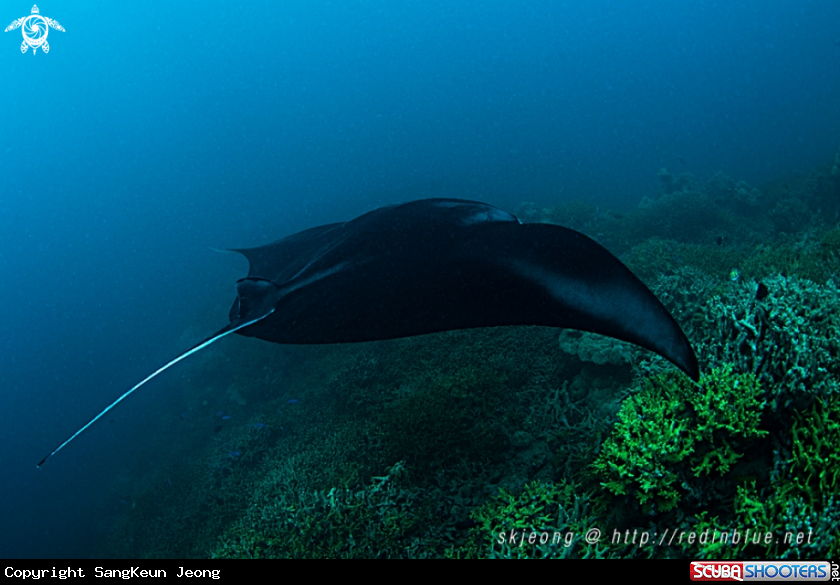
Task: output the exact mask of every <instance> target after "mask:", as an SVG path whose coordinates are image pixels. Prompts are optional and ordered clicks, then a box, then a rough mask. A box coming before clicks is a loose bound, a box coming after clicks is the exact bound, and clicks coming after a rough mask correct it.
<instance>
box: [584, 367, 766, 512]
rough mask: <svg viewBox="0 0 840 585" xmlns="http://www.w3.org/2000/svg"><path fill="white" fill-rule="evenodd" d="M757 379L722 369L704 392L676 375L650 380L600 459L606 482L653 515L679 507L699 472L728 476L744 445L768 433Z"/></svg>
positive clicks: (705, 382)
mask: <svg viewBox="0 0 840 585" xmlns="http://www.w3.org/2000/svg"><path fill="white" fill-rule="evenodd" d="M760 395H761V389H760V386H759V384H758V382H757V381H756V379H755V378H754V377H753V376H751V375H749V374H747V375H738V374H734V373H733V372H732V368H731V367H724V368H721V369H717V370H714V371H712V372H711V373H709V374H708V375H706V376H704V378H703V379H702V380H701V385H700V388H699V390H698V389H696V388H695V387H694V386H693V384H692V383H691V382H690V381H688V380H686V379H685V377H684V376H679V375H676V374H671V373H668V374H662V375H660V376H657V377H655V378H651V379H648V380H646V381H645V383H644V385H643V387H642V389H641V391H640V392H639V393H638V394H636V395H635V396H632V397H631V398H628V399H627V400H625V401H624V403H623V404H622V407H621V411H620V412H619V415H618V422H617V423H616V425H615V428H614V429H613V432H612V434H611V435H610V436H609V437H608V438H607V439H606V440H605V441H604V444H603V445H602V448H601V453H600V455H599V456H598V458H597V459H596V460H595V462H594V463H593V464H592V468H593V471H594V472H595V474H596V476H597V477H598V478H599V479H600V480H601V485H602V486H603V487H604V488H606V489H607V490H609V491H610V492H612V493H613V494H615V495H617V496H628V497H629V498H631V501H636V502H638V505H640V506H641V507H642V510H643V511H645V512H646V513H652V512H656V511H660V512H667V511H669V510H672V509H673V508H674V507H676V506H677V505H678V504H679V502H680V499H681V498H682V496H683V495H685V494H686V493H687V490H686V487H685V486H687V485H688V484H689V483H690V482H692V481H694V479H693V478H697V477H700V476H701V475H709V474H710V473H713V472H714V473H716V474H719V475H723V474H725V473H727V472H728V471H729V469H730V467H731V466H732V465H733V464H734V463H735V462H736V461H737V460H738V459H739V458H740V457H741V456H742V452H743V449H744V448H745V447H746V446H747V445H748V444H749V443H751V442H752V441H754V440H755V439H758V438H760V437H763V436H764V435H766V431H763V430H760V429H759V423H760V420H761V411H762V409H763V407H764V402H763V401H762V400H761V399H760Z"/></svg>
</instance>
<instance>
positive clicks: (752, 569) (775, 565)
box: [690, 561, 832, 582]
mask: <svg viewBox="0 0 840 585" xmlns="http://www.w3.org/2000/svg"><path fill="white" fill-rule="evenodd" d="M831 575H832V570H831V563H829V562H828V561H743V562H741V561H692V563H691V570H690V578H691V580H692V581H796V582H802V581H828V580H830V579H831Z"/></svg>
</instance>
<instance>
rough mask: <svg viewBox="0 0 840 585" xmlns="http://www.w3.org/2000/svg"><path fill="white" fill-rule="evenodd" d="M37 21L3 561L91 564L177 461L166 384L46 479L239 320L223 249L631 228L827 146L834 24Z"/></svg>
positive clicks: (562, 16)
mask: <svg viewBox="0 0 840 585" xmlns="http://www.w3.org/2000/svg"><path fill="white" fill-rule="evenodd" d="M31 1H32V0H29V2H31ZM29 2H26V1H20V2H4V3H3V4H2V6H0V26H3V27H5V26H6V24H8V23H10V22H12V21H13V20H15V19H17V18H20V17H23V16H27V15H28V14H29V12H30V10H31V5H30V3H29ZM39 8H40V11H41V14H42V15H43V16H47V17H49V18H54V19H56V20H58V22H60V23H61V25H62V26H63V27H64V28H65V29H66V32H59V31H57V30H52V29H50V31H49V36H48V39H49V45H50V52H49V54H44V53H42V52H41V50H38V52H37V54H35V56H33V54H32V50H31V49H29V50H28V51H27V52H26V54H23V55H22V54H21V53H20V50H19V46H20V43H21V40H22V36H21V31H20V29H18V30H15V31H11V32H7V33H3V34H0V87H2V91H0V116H2V125H0V279H2V280H0V307H2V308H3V319H2V329H0V331H2V333H0V422H2V424H0V464H2V473H0V518H2V530H0V557H18V556H24V557H67V556H82V557H84V556H89V555H90V554H93V552H92V551H94V550H96V546H97V544H98V542H99V539H100V538H102V536H103V535H104V534H106V533H107V527H108V518H110V517H113V515H115V514H118V513H119V508H120V506H125V505H126V503H127V502H130V497H131V494H130V493H126V492H130V486H128V489H127V490H124V491H123V492H122V493H115V487H114V486H121V485H123V484H122V483H121V482H120V480H119V478H120V477H121V475H126V474H127V472H128V471H130V472H131V473H138V472H142V470H143V469H146V468H153V467H154V465H155V458H156V456H157V455H159V454H162V453H163V452H165V451H166V450H167V448H168V447H167V445H168V444H171V443H170V442H171V441H175V440H177V433H176V431H175V430H174V429H175V428H176V427H177V425H176V424H175V422H172V421H175V420H177V419H178V415H179V414H180V413H181V412H182V411H181V409H182V404H180V403H179V399H178V398H176V397H175V395H174V394H173V393H172V392H168V389H171V388H172V385H174V384H177V381H178V376H179V375H182V374H179V372H178V370H177V369H173V370H171V371H169V372H167V374H166V376H168V377H169V378H168V381H167V380H164V381H161V382H160V383H156V384H151V385H150V386H149V387H147V388H144V389H143V391H142V392H139V393H138V394H137V395H136V396H132V397H131V398H130V399H129V400H128V401H126V402H125V403H124V404H121V405H120V406H119V407H118V408H116V409H115V410H114V411H112V413H109V415H108V416H107V417H106V418H105V419H103V420H102V421H100V423H98V424H97V425H96V426H95V427H93V428H91V429H90V430H89V431H88V432H87V433H85V434H84V435H83V436H81V437H80V438H79V439H78V440H77V441H76V442H74V443H73V444H72V445H71V446H70V447H68V448H67V449H65V450H64V451H62V452H61V454H60V455H58V456H56V457H55V458H54V459H52V460H50V462H49V463H48V464H47V465H46V466H45V467H44V468H43V469H41V470H36V469H35V463H37V462H38V461H39V460H40V459H41V458H42V457H43V456H44V455H46V454H47V453H48V452H49V451H50V450H52V449H53V448H54V447H55V446H56V444H57V443H59V442H60V441H62V440H64V439H65V438H66V437H67V436H69V435H70V434H71V433H72V432H73V431H75V430H76V429H77V428H78V427H79V426H80V424H83V423H84V422H86V421H87V420H89V419H90V418H91V417H92V416H93V415H94V414H95V413H96V412H98V410H99V409H101V408H102V407H103V406H105V405H106V404H108V403H109V402H110V401H111V400H113V399H114V398H116V397H117V396H118V395H119V394H121V393H122V392H124V391H125V390H126V389H127V388H129V387H131V386H132V385H134V384H135V383H136V382H137V381H139V380H140V379H142V378H143V377H145V375H147V374H148V373H149V372H151V371H153V370H154V369H155V368H157V367H158V366H159V365H160V364H162V363H164V362H165V361H167V360H168V359H170V358H171V357H173V356H174V355H176V354H177V353H178V352H179V351H181V350H183V349H185V348H186V347H187V346H189V345H190V344H191V343H194V342H195V341H197V340H198V339H200V338H202V337H203V336H205V335H209V334H210V333H212V332H214V331H216V330H217V329H219V328H220V327H221V326H222V325H224V324H225V323H226V322H227V310H228V308H229V306H230V303H231V302H232V300H233V298H234V289H233V283H234V282H235V280H236V279H237V278H240V277H242V276H244V274H245V273H246V271H247V264H246V262H245V261H244V259H242V258H238V257H236V256H233V255H220V254H218V253H216V252H214V251H213V250H211V249H210V246H215V247H237V246H239V247H245V246H256V245H260V244H263V243H266V242H269V241H271V240H274V239H277V238H279V237H281V236H284V235H287V234H289V233H292V232H294V231H297V230H300V229H303V228H306V227H311V226H313V225H317V224H320V223H326V222H331V221H340V220H346V219H350V218H352V217H354V216H356V215H358V214H360V213H362V212H364V211H367V210H370V209H372V208H374V207H377V206H380V205H383V204H388V203H395V202H400V201H407V200H410V199H416V198H421V197H431V196H449V197H462V198H472V199H480V200H482V201H486V202H488V203H492V204H495V205H497V206H500V207H502V208H505V209H507V210H509V211H513V210H514V209H515V207H516V205H517V204H518V203H519V202H521V201H525V200H528V201H535V202H537V204H538V205H545V206H548V205H552V204H556V203H557V202H559V201H562V200H565V199H585V200H589V201H593V202H595V203H597V204H598V205H608V206H611V207H616V208H624V209H630V208H632V207H633V206H635V205H636V204H637V203H638V202H639V201H640V200H641V198H642V197H643V196H645V195H646V194H651V193H655V192H656V190H657V188H658V185H657V177H656V173H657V171H658V170H659V169H660V168H662V167H668V168H669V169H671V170H673V171H674V172H693V173H695V174H697V175H698V176H701V177H705V176H708V175H711V174H713V173H715V172H717V171H723V172H725V173H727V174H729V175H731V176H733V177H735V178H736V179H738V180H746V181H748V182H750V183H751V184H759V183H760V182H761V181H763V180H768V179H772V178H775V177H778V176H780V175H783V174H785V173H788V172H796V171H803V172H804V171H808V170H810V169H811V168H813V167H814V166H816V165H822V164H825V163H827V162H828V161H829V160H831V159H832V157H833V156H834V154H835V153H836V152H837V148H838V146H840V44H838V43H840V4H838V3H837V2H836V1H834V0H808V1H807V2H794V1H790V0H785V1H781V0H742V1H739V2H722V1H717V2H711V1H702V0H697V1H695V2H690V3H689V2H674V1H673V0H655V1H654V0H651V1H643V0H637V1H633V2H630V1H607V0H585V1H583V0H580V1H576V2H561V1H559V0H542V1H541V0H533V1H530V2H522V1H521V0H520V1H513V0H448V1H440V0H423V1H411V2H407V1H401V0H381V1H380V0H371V1H363V0H334V1H331V2H329V1H322V0H306V1H302V0H301V1H296V2H292V1H286V2H278V1H276V0H274V1H271V2H261V1H258V0H251V1H249V2H223V1H219V0H203V1H201V2H197V1H194V0H184V1H181V2H164V1H163V0H159V1H158V0H156V1H151V2H148V1H146V2H115V1H100V2H83V1H80V0H74V1H72V2H70V1H66V0H55V1H53V0H47V1H45V2H44V3H39ZM228 341H229V340H224V341H221V342H220V343H227V342H228ZM167 384H169V386H167ZM213 410H216V408H213ZM170 429H172V430H170ZM129 475H130V474H129ZM123 483H124V482H123ZM121 500H122V501H121Z"/></svg>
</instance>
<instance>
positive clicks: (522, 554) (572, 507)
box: [446, 481, 607, 559]
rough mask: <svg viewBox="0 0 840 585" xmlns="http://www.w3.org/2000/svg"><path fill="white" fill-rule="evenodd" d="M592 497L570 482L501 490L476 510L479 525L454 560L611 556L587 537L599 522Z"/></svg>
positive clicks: (452, 551) (452, 552) (453, 552)
mask: <svg viewBox="0 0 840 585" xmlns="http://www.w3.org/2000/svg"><path fill="white" fill-rule="evenodd" d="M589 508H590V497H589V494H587V493H581V491H580V487H579V486H578V485H576V484H573V483H570V482H561V483H550V482H543V481H533V482H531V483H528V484H527V485H525V487H524V488H523V489H522V490H521V491H520V492H519V493H517V494H514V493H512V492H509V491H506V490H501V491H500V492H499V493H498V494H497V495H496V496H494V497H493V498H491V499H490V501H488V502H487V503H486V504H484V505H483V506H481V507H479V508H477V509H476V510H475V511H474V512H473V513H472V519H473V521H474V522H476V524H477V526H475V527H473V528H471V529H470V535H469V538H468V540H467V542H466V543H465V544H464V545H462V546H461V547H459V548H457V549H456V548H454V547H452V548H450V549H448V550H447V552H446V556H448V557H450V558H455V557H457V558H507V559H509V558H515V559H532V558H587V557H600V556H605V554H606V552H607V550H606V548H605V547H602V546H598V544H593V545H588V544H586V543H585V542H583V541H582V540H581V539H582V537H583V536H584V535H585V534H586V532H587V530H590V529H591V528H592V527H593V526H595V518H594V517H593V516H591V515H590V512H589Z"/></svg>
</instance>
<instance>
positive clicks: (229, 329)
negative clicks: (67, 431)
mask: <svg viewBox="0 0 840 585" xmlns="http://www.w3.org/2000/svg"><path fill="white" fill-rule="evenodd" d="M270 314H271V313H267V314H265V315H262V316H260V317H258V318H256V319H251V320H249V321H247V322H245V323H231V324H229V325H227V326H225V327H223V328H222V329H220V330H219V331H218V332H216V333H215V334H214V335H211V336H210V337H208V338H207V339H205V340H204V341H202V342H200V343H198V344H196V345H194V346H193V347H191V348H190V349H188V350H187V351H185V352H184V353H182V354H181V355H179V356H178V357H176V358H175V359H173V360H172V361H170V362H169V363H167V364H165V365H163V366H161V367H160V368H158V369H157V370H155V371H154V372H152V373H151V374H149V375H148V376H146V377H145V378H144V379H143V380H142V381H141V382H140V383H139V384H137V385H136V386H134V387H133V388H131V389H130V390H129V391H128V392H126V393H125V394H123V395H122V396H120V397H119V398H117V399H116V400H114V401H113V402H112V403H111V404H109V405H108V407H107V408H106V409H105V410H103V411H102V412H100V413H99V414H97V415H96V416H95V417H93V418H92V419H90V421H89V422H88V423H87V424H86V425H85V426H83V427H82V428H80V429H79V430H78V431H76V432H75V433H73V434H72V435H71V436H70V438H69V439H67V440H66V441H64V442H63V443H62V444H61V445H59V446H58V447H56V448H55V449H53V451H52V453H50V454H49V455H47V456H46V457H44V458H43V459H41V461H40V462H39V463H38V465H36V466H35V467H41V466H42V465H43V464H44V463H46V461H47V459H49V458H50V457H52V456H53V455H55V454H56V453H58V452H59V451H61V450H62V449H63V448H64V447H65V446H66V445H67V444H68V443H69V442H70V441H72V440H73V439H75V438H76V437H78V436H79V435H81V434H82V433H83V432H84V431H85V430H87V428H88V427H89V426H91V425H92V424H93V423H95V422H96V421H98V420H99V419H100V418H102V417H103V416H104V415H105V413H107V412H108V411H109V410H111V409H112V408H114V407H115V406H116V405H117V404H119V403H120V402H122V401H123V400H125V399H126V398H128V397H129V395H131V393H132V392H134V391H135V390H137V389H138V388H140V387H141V386H142V385H144V384H145V383H146V382H148V381H149V380H151V379H152V378H154V377H155V376H157V375H158V374H160V373H161V372H164V371H166V370H167V369H169V368H170V367H171V366H174V365H175V364H177V363H178V362H180V361H181V360H182V359H184V358H186V357H189V356H191V355H192V354H194V353H195V352H197V351H199V350H201V349H204V348H205V347H207V346H208V345H210V344H211V343H213V342H214V341H217V340H219V339H221V338H222V337H224V336H226V335H230V334H231V333H234V332H235V331H239V330H240V329H242V328H243V327H247V326H248V325H252V324H254V323H256V322H257V321H259V320H260V319H265V318H266V317H268V315H270Z"/></svg>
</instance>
